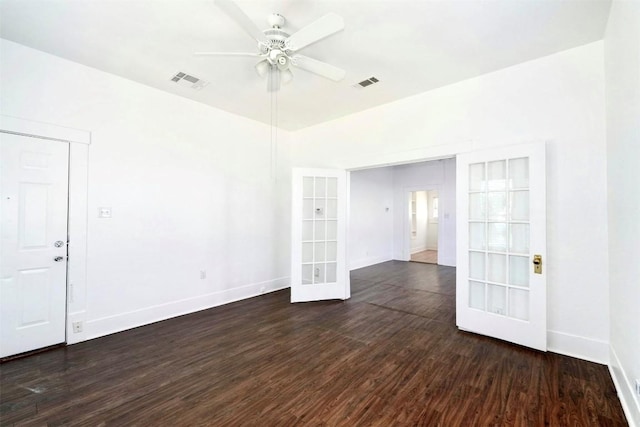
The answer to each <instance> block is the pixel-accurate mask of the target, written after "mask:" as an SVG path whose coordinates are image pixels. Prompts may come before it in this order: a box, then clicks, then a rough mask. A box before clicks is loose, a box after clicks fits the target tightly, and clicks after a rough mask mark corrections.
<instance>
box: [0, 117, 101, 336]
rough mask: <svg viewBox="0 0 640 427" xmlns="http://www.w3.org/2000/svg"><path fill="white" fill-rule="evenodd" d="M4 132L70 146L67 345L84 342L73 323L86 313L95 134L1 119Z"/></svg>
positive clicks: (81, 334) (1, 129) (0, 122)
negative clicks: (90, 202)
mask: <svg viewBox="0 0 640 427" xmlns="http://www.w3.org/2000/svg"><path fill="white" fill-rule="evenodd" d="M0 132H4V133H10V134H15V135H22V136H27V137H32V138H40V139H46V140H53V141H60V142H62V143H69V210H68V229H67V233H68V235H69V261H68V264H67V319H66V342H67V344H71V343H75V342H79V341H83V340H84V335H85V332H82V333H79V334H74V333H73V328H72V323H73V322H75V321H82V320H83V318H84V315H85V310H86V288H87V224H88V179H89V178H88V177H89V146H90V144H91V133H90V132H87V131H83V130H78V129H71V128H67V127H62V126H56V125H52V124H49V123H40V122H36V121H32V120H25V119H19V118H16V117H9V116H4V115H0Z"/></svg>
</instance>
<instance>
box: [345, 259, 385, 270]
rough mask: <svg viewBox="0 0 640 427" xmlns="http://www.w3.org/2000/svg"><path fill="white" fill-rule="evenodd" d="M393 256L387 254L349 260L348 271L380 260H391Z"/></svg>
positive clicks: (378, 262) (377, 262)
mask: <svg viewBox="0 0 640 427" xmlns="http://www.w3.org/2000/svg"><path fill="white" fill-rule="evenodd" d="M392 259H393V258H391V257H388V256H378V257H367V258H361V259H357V260H355V261H350V262H349V271H351V270H356V269H358V268H363V267H369V266H370V265H374V264H380V263H381V262H386V261H391V260H392Z"/></svg>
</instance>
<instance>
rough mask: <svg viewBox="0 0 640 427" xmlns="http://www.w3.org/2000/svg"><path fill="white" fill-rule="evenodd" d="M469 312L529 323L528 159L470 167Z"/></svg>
mask: <svg viewBox="0 0 640 427" xmlns="http://www.w3.org/2000/svg"><path fill="white" fill-rule="evenodd" d="M469 201H470V203H469V222H468V231H467V232H468V233H469V249H468V250H469V270H468V271H469V274H468V277H467V280H468V286H469V298H468V302H467V304H468V306H469V307H470V308H473V309H475V310H482V311H486V312H489V313H493V314H496V315H499V316H507V317H512V318H515V319H520V320H528V319H529V261H528V260H529V257H530V253H529V159H528V158H526V157H523V158H515V159H505V160H498V161H490V162H478V163H472V164H470V165H469Z"/></svg>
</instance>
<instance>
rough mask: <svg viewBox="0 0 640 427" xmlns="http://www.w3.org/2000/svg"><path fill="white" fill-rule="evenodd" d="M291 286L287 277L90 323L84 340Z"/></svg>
mask: <svg viewBox="0 0 640 427" xmlns="http://www.w3.org/2000/svg"><path fill="white" fill-rule="evenodd" d="M289 283H290V282H289V278H288V277H281V278H278V279H273V280H267V281H264V282H257V283H250V284H248V285H245V286H241V287H238V288H231V289H224V290H221V291H217V292H212V293H209V294H205V295H198V296H196V297H192V298H185V299H182V300H178V301H170V302H167V303H165V304H158V305H154V306H151V307H146V308H143V309H140V310H134V311H129V312H126V313H118V314H116V315H113V316H107V317H102V318H99V319H94V320H89V321H87V322H86V323H85V325H84V326H85V331H84V333H83V335H84V338H83V341H84V340H90V339H93V338H98V337H102V336H105V335H110V334H114V333H116V332H122V331H126V330H129V329H133V328H137V327H139V326H144V325H148V324H151V323H155V322H160V321H162V320H167V319H171V318H174V317H177V316H183V315H185V314H191V313H195V312H198V311H202V310H207V309H210V308H213V307H218V306H221V305H225V304H229V303H232V302H236V301H241V300H244V299H248V298H252V297H256V296H259V295H262V294H266V293H270V292H274V291H279V290H281V289H286V288H288V287H289Z"/></svg>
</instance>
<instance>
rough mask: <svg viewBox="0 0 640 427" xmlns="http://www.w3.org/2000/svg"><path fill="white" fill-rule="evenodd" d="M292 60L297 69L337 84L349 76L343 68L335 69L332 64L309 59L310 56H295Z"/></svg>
mask: <svg viewBox="0 0 640 427" xmlns="http://www.w3.org/2000/svg"><path fill="white" fill-rule="evenodd" d="M291 59H292V61H291V63H292V64H293V65H295V66H296V67H298V68H302V69H303V70H306V71H309V72H311V73H315V74H318V75H320V76H322V77H326V78H328V79H331V80H334V81H336V82H337V81H340V80H342V79H344V76H345V75H346V74H347V72H346V71H345V70H343V69H342V68H338V67H335V66H333V65H331V64H327V63H326V62H322V61H318V60H317V59H313V58H309V57H308V56H304V55H295V56H294V57H292V58H291Z"/></svg>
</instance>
